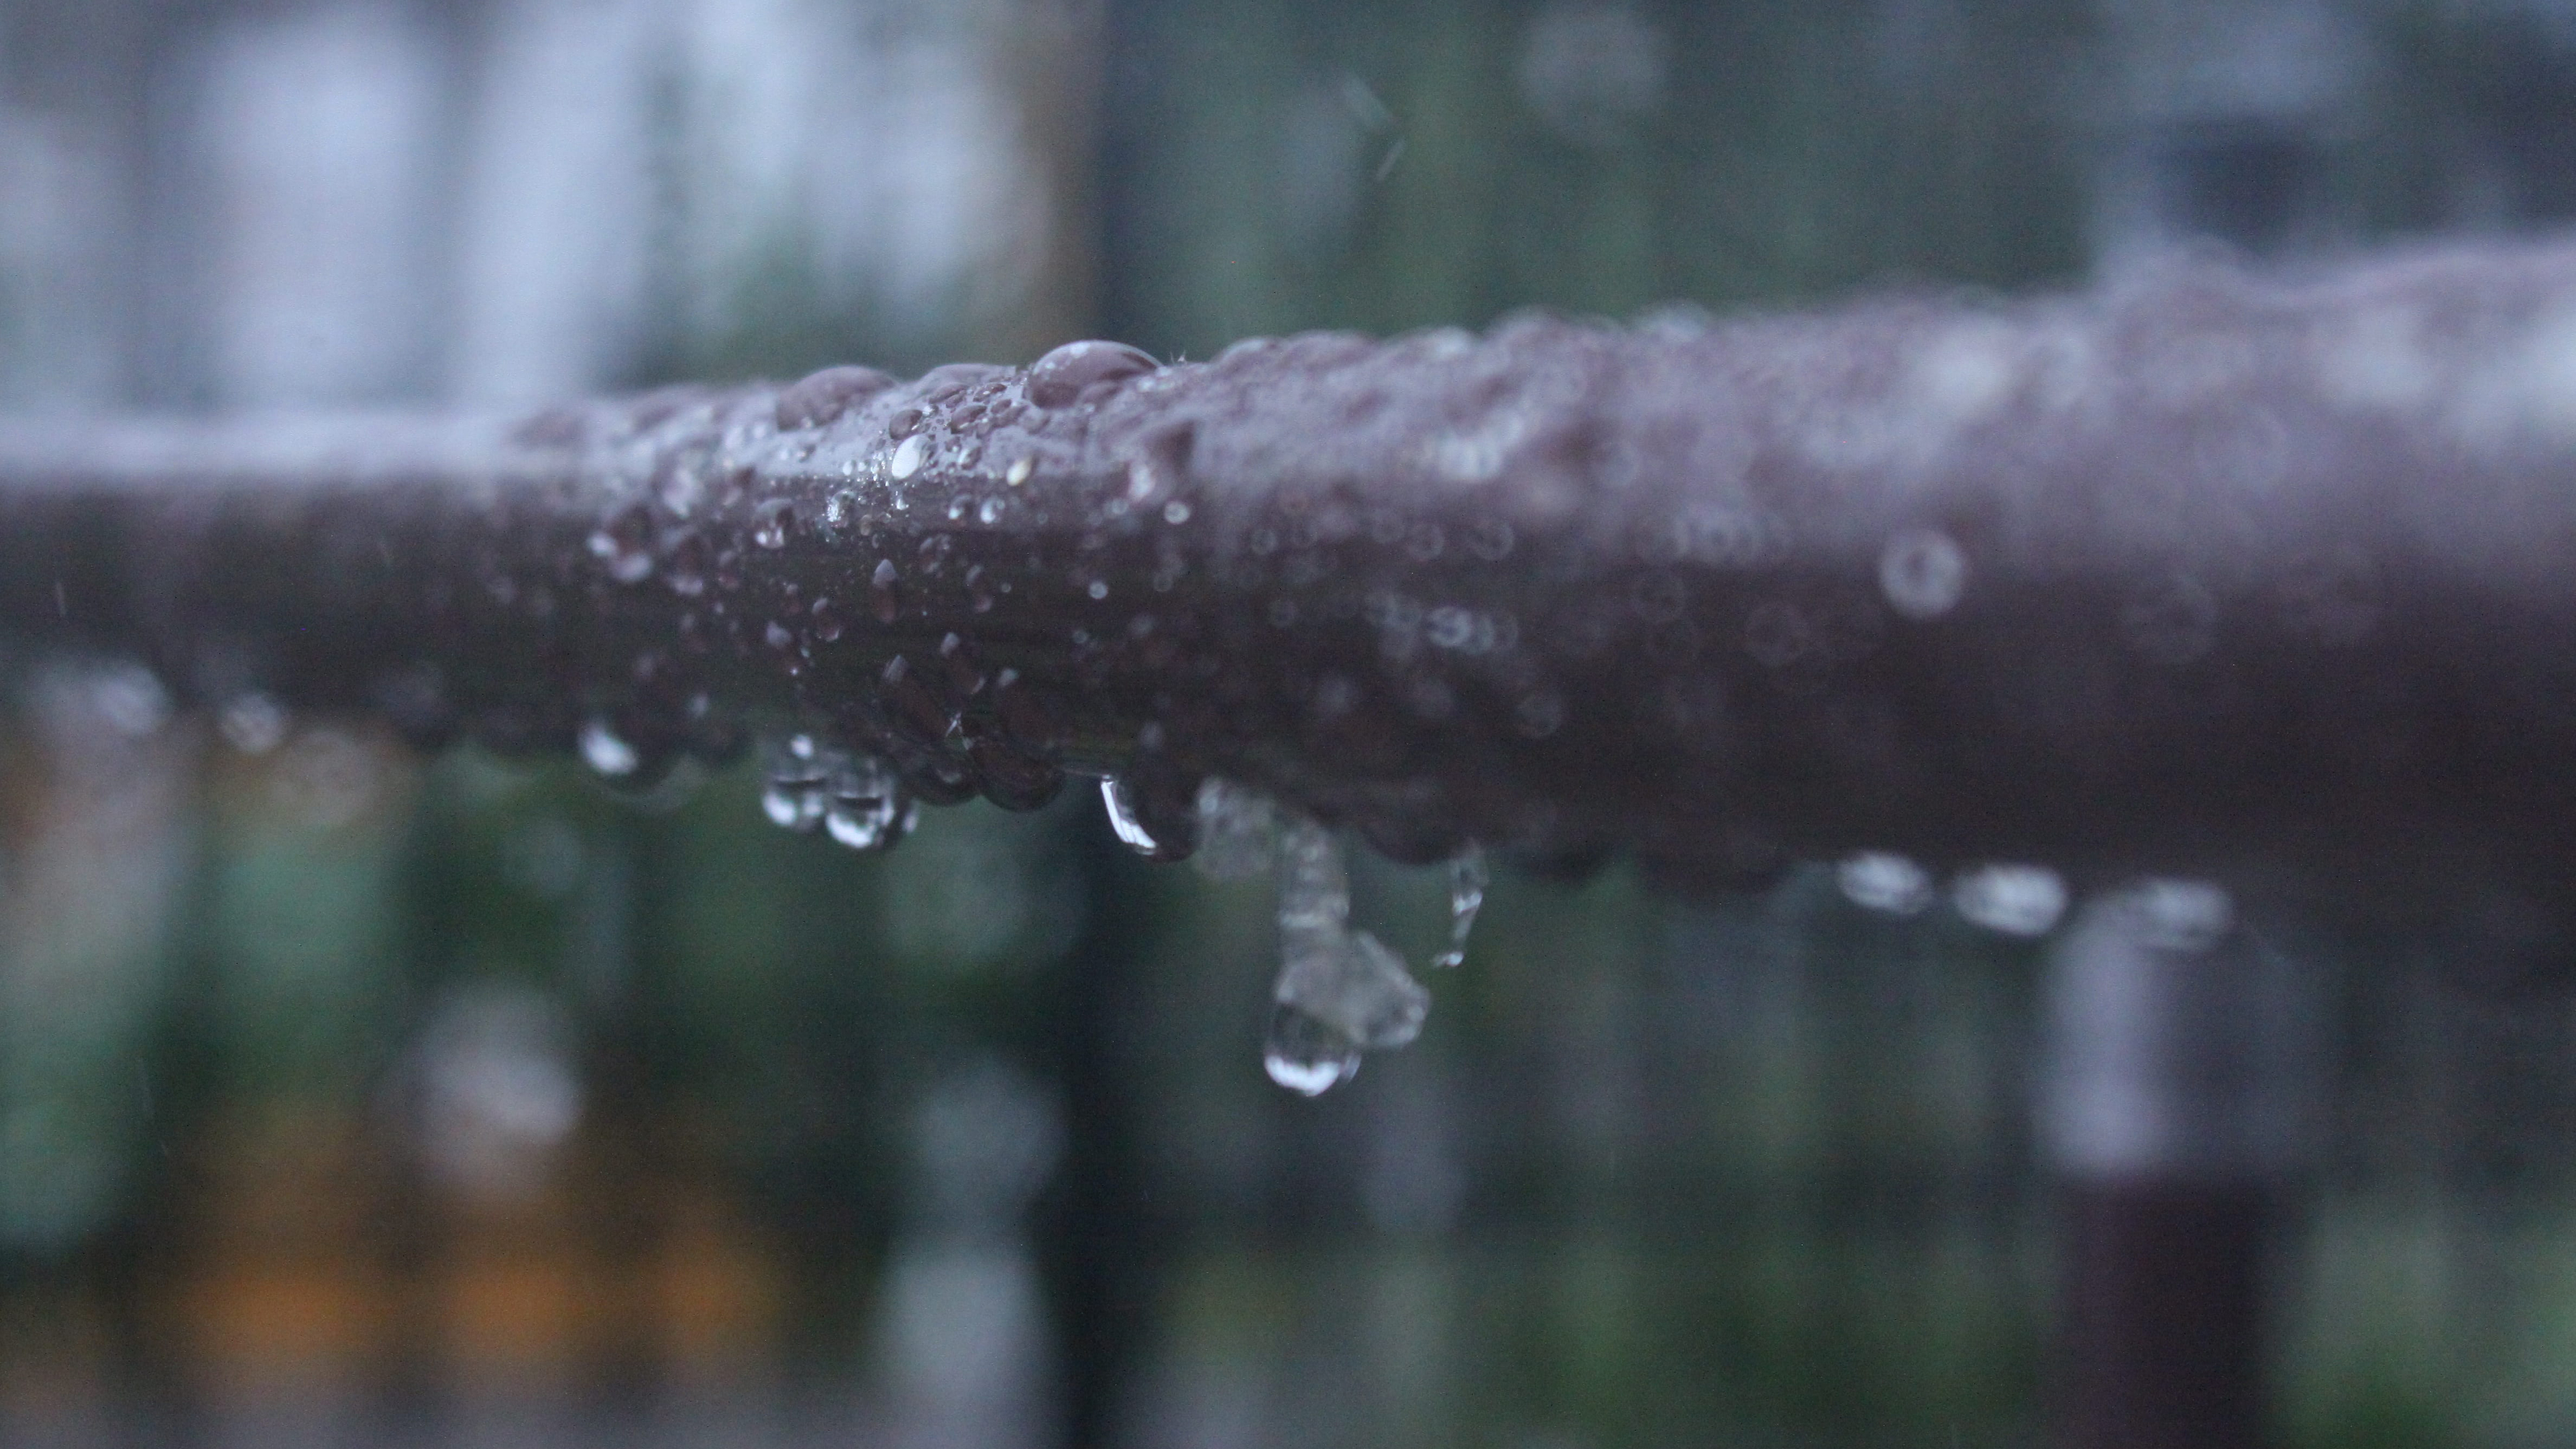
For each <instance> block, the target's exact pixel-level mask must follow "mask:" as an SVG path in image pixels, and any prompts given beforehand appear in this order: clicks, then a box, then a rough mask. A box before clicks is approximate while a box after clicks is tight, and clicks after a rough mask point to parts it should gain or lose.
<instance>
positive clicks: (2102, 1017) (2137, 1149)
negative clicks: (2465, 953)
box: [2039, 881, 2322, 1449]
mask: <svg viewBox="0 0 2576 1449" xmlns="http://www.w3.org/2000/svg"><path fill="white" fill-rule="evenodd" d="M2316 997H2317V993H2316V991H2315V990H2314V983H2313V982H2312V981H2311V980H2310V979H2309V978H2308V977H2307V975H2305V974H2304V973H2303V972H2302V971H2301V970H2300V968H2299V966H2298V965H2297V964H2296V963H2295V962H2294V961H2292V960H2291V959H2290V958H2289V957H2287V956H2285V955H2283V954H2282V953H2281V952H2280V951H2278V950H2276V949H2274V947H2273V946H2272V945H2271V944H2270V943H2268V942H2267V941H2265V940H2264V939H2263V938H2261V937H2260V936H2258V935H2257V934H2256V933H2255V932H2254V931H2252V930H2249V929H2248V928H2247V926H2246V925H2245V924H2244V923H2243V922H2242V921H2240V920H2239V919H2238V918H2237V914H2236V910H2235V907H2234V904H2233V902H2231V901H2230V900H2229V898H2228V896H2227V894H2226V892H2224V891H2222V890H2220V889H2219V888H2218V887H2216V886H2212V885H2207V884H2202V883H2199V882H2187V881H2148V882H2144V883H2141V884H2138V885H2135V886H2132V887H2129V888H2127V889H2124V890H2120V891H2116V892H2112V893H2109V894H2105V895H2102V896H2100V897H2097V898H2096V899H2094V900H2093V901H2092V902H2090V903H2089V904H2087V905H2086V906H2085V908H2084V910H2083V911H2082V913H2081V914H2080V915H2079V916H2078V917H2077V919H2076V921H2075V924H2074V925H2073V926H2071V927H2070V928H2069V929H2068V930H2067V931H2066V932H2065V934H2064V935H2063V936H2062V937H2061V938H2060V939H2059V940H2058V942H2057V943H2056V945H2055V947H2054V949H2053V950H2052V952H2051V955H2050V977H2049V984H2048V991H2047V1007H2046V1017H2045V1022H2046V1030H2047V1033H2048V1040H2047V1051H2046V1061H2045V1063H2044V1065H2043V1068H2042V1073H2041V1076H2040V1079H2039V1080H2040V1112H2039V1141H2040V1145H2041V1147H2042V1149H2043V1150H2044V1152H2045V1153H2046V1155H2047V1157H2048V1159H2049V1161H2050V1164H2051V1166H2052V1167H2054V1169H2055V1170H2056V1172H2057V1174H2058V1178H2059V1189H2060V1201H2061V1203H2062V1207H2063V1229H2064V1236H2063V1239H2062V1241H2061V1245H2060V1253H2061V1255H2062V1258H2063V1264H2064V1276H2063V1279H2062V1294H2063V1296H2062V1299H2061V1301H2060V1303H2059V1306H2058V1332H2059V1342H2058V1364H2057V1378H2056V1383H2055V1386H2054V1387H2055V1399H2054V1405H2053V1407H2054V1410H2055V1413H2056V1416H2057V1420H2058V1433H2059V1439H2060V1442H2061V1443H2063V1444H2066V1445H2069V1446H2082V1449H2115V1446H2116V1449H2149V1446H2156V1449H2162V1446H2175V1449H2180V1446H2186V1445H2190V1446H2200V1449H2229V1446H2250V1445H2254V1444H2258V1443H2261V1442H2262V1441H2263V1437H2264V1436H2263V1424H2264V1420H2265V1415H2266V1408H2267V1404H2266V1394H2265V1384H2264V1372H2263V1365H2264V1362H2265V1359H2266V1357H2267V1352H2266V1349H2267V1345H2266V1342H2265V1330H2266V1328H2267V1326H2268V1323H2267V1314H2266V1312H2265V1307H2266V1299H2267V1297H2268V1296H2269V1295H2268V1293H2267V1287H2268V1282H2267V1280H2268V1278H2269V1277H2270V1260H2271V1257H2272V1252H2271V1250H2272V1248H2273V1246H2274V1243H2275V1240H2276V1236H2277V1234H2278V1232H2279V1230H2280V1229H2281V1228H2282V1226H2283V1225H2284V1220H2285V1215H2286V1211H2287V1207H2286V1203H2285V1199H2284V1189H2285V1188H2286V1187H2287V1185H2288V1183H2289V1181H2290V1178H2291V1175H2292V1174H2293V1173H2294V1172H2295V1171H2296V1170H2297V1169H2298V1168H2299V1167H2300V1166H2301V1165H2303V1162H2304V1160H2305V1158H2306V1157H2307V1156H2308V1154H2309V1153H2310V1152H2311V1151H2312V1149H2313V1147H2314V1142H2313V1137H2314V1131H2315V1118H2316V1115H2317V1106H2316V1097H2317V1090H2316V1089H2317V1085H2318V1081H2319V1068H2320V1065H2321V1063H2320V1060H2319V1054H2318V1046H2319V1042H2320V1039H2321V1036H2322V1032H2321V1023H2320V1021H2319V1019H2318V1013H2317V999H2316Z"/></svg>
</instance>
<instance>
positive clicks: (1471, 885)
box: [1431, 845, 1492, 969]
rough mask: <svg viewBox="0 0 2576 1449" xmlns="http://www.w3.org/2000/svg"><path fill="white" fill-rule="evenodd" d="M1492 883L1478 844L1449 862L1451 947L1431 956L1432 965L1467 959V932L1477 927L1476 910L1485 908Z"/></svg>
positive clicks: (1448, 963) (1452, 963) (1443, 964)
mask: <svg viewBox="0 0 2576 1449" xmlns="http://www.w3.org/2000/svg"><path fill="white" fill-rule="evenodd" d="M1490 884H1492V876H1491V874H1490V873H1489V872H1488V871H1487V870H1486V868H1485V852H1484V851H1482V850H1479V849H1477V848H1476V847H1475V846H1473V845H1470V846H1468V847H1467V848H1466V849H1465V850H1462V851H1460V852H1459V853H1458V855H1457V857H1456V858H1455V859H1453V860H1451V861H1450V862H1449V949H1448V950H1446V951H1443V952H1441V953H1440V954H1439V955H1437V956H1434V957H1432V958H1431V964H1432V965H1434V966H1437V967H1441V968H1443V969H1448V968H1452V967H1455V966H1457V965H1459V964H1460V963H1462V962H1464V961H1465V960H1466V959H1467V933H1468V932H1470V931H1473V930H1474V929H1475V928H1476V913H1477V912H1478V911H1481V910H1483V909H1484V908H1485V887H1486V886H1488V885H1490Z"/></svg>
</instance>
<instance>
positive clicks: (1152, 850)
mask: <svg viewBox="0 0 2576 1449" xmlns="http://www.w3.org/2000/svg"><path fill="white" fill-rule="evenodd" d="M1100 803H1101V804H1102V805H1104V806H1106V807H1108V810H1109V828H1110V830H1112V831H1113V832H1115V833H1116V834H1117V836H1118V842H1119V844H1121V845H1124V846H1126V847H1127V848H1128V849H1130V850H1133V851H1135V852H1136V853H1137V854H1139V855H1149V856H1150V855H1160V854H1162V853H1163V846H1162V843H1161V842H1159V841H1157V840H1156V839H1154V835H1153V832H1152V831H1149V830H1147V829H1146V828H1145V827H1144V825H1143V823H1142V822H1140V821H1139V820H1137V818H1136V807H1135V804H1134V802H1133V801H1131V800H1130V799H1129V798H1128V792H1127V786H1126V785H1125V784H1124V783H1123V782H1121V781H1119V780H1116V779H1108V780H1103V781H1101V782H1100Z"/></svg>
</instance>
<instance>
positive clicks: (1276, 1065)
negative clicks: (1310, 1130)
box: [1261, 1002, 1360, 1097]
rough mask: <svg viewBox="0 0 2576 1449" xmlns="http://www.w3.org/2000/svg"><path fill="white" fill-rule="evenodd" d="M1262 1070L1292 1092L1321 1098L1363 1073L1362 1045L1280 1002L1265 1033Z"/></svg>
mask: <svg viewBox="0 0 2576 1449" xmlns="http://www.w3.org/2000/svg"><path fill="white" fill-rule="evenodd" d="M1261 1069H1262V1070H1263V1071H1265V1072H1267V1073H1269V1074H1270V1080H1272V1081H1274V1082H1277V1083H1278V1084H1279V1085H1281V1086H1283V1087H1286V1088H1287V1089H1288V1090H1289V1091H1292V1092H1295V1093H1298V1094H1299V1095H1301V1096H1307V1097H1313V1096H1320V1095H1321V1094H1323V1093H1324V1092H1327V1091H1330V1090H1331V1089H1332V1088H1334V1087H1337V1086H1340V1085H1341V1084H1342V1083H1344V1082H1347V1081H1349V1080H1350V1079H1351V1078H1352V1077H1353V1076H1354V1075H1356V1074H1357V1073H1358V1072H1359V1069H1360V1049H1359V1044H1358V1043H1356V1042H1354V1041H1352V1040H1351V1039H1350V1038H1349V1037H1346V1036H1344V1035H1342V1034H1341V1033H1340V1032H1338V1031H1335V1030H1334V1029H1333V1028H1331V1027H1329V1026H1327V1025H1325V1024H1324V1023H1323V1022H1320V1021H1317V1020H1316V1019H1315V1018H1313V1017H1311V1016H1308V1015H1307V1014H1306V1013H1304V1012H1302V1011H1299V1010H1298V1009H1297V1008H1296V1007H1293V1006H1290V1005H1288V1004H1286V1003H1284V1002H1281V1003H1277V1004H1274V1005H1273V1006H1272V1007H1271V1008H1270V1023H1269V1027H1268V1029H1267V1030H1266V1031H1265V1032H1264V1033H1263V1034H1262V1042H1261Z"/></svg>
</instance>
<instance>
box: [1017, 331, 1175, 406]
mask: <svg viewBox="0 0 2576 1449" xmlns="http://www.w3.org/2000/svg"><path fill="white" fill-rule="evenodd" d="M1158 365H1159V364H1157V363H1156V362H1155V361H1154V359H1153V356H1152V355H1151V354H1149V353H1146V352H1143V351H1140V350H1138V349H1136V348H1133V347H1129V346H1128V345H1126V344H1125V343H1123V342H1068V343H1066V344H1065V345H1064V346H1062V347H1059V348H1057V349H1055V350H1054V351H1052V352H1050V353H1048V354H1047V355H1046V356H1044V357H1041V358H1039V359H1038V360H1037V361H1036V362H1033V363H1031V364H1030V365H1029V377H1028V399H1029V401H1031V402H1033V403H1036V404H1037V405H1038V406H1039V407H1042V408H1060V407H1063V406H1065V405H1066V404H1068V403H1071V402H1073V401H1075V400H1076V399H1078V398H1080V397H1081V396H1082V392H1083V389H1085V388H1087V387H1090V386H1091V385H1092V384H1094V383H1101V382H1122V381H1124V380H1126V379H1128V378H1131V377H1135V376H1138V375H1140V374H1143V373H1148V372H1152V371H1153V370H1154V369H1155V367H1156V366H1158Z"/></svg>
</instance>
